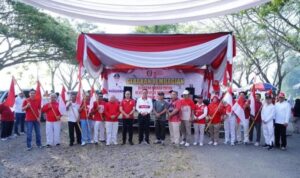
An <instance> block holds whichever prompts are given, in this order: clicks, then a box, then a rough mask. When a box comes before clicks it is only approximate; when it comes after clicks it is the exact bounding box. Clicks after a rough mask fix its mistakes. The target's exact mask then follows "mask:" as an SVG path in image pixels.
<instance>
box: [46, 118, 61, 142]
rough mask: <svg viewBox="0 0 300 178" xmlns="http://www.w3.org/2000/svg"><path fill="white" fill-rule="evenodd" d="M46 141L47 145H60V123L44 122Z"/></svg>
mask: <svg viewBox="0 0 300 178" xmlns="http://www.w3.org/2000/svg"><path fill="white" fill-rule="evenodd" d="M46 141H47V145H56V144H59V143H60V121H56V122H48V121H47V122H46Z"/></svg>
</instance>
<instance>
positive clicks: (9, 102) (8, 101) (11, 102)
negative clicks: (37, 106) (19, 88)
mask: <svg viewBox="0 0 300 178" xmlns="http://www.w3.org/2000/svg"><path fill="white" fill-rule="evenodd" d="M14 104H15V79H14V77H12V79H11V83H10V87H9V91H8V97H7V99H6V101H5V102H4V105H6V106H8V107H13V106H14Z"/></svg>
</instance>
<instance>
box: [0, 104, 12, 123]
mask: <svg viewBox="0 0 300 178" xmlns="http://www.w3.org/2000/svg"><path fill="white" fill-rule="evenodd" d="M0 115H1V121H14V113H13V112H12V111H11V109H10V108H9V107H8V106H6V105H4V104H3V103H2V104H0Z"/></svg>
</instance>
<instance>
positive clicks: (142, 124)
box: [138, 114, 150, 142]
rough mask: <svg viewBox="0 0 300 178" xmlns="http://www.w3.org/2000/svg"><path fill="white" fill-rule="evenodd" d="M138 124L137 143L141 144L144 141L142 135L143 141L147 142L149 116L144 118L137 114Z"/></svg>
mask: <svg viewBox="0 0 300 178" xmlns="http://www.w3.org/2000/svg"><path fill="white" fill-rule="evenodd" d="M138 122H139V142H142V141H143V140H144V135H145V141H146V142H149V125H150V114H147V115H145V116H143V115H141V114H139V116H138Z"/></svg>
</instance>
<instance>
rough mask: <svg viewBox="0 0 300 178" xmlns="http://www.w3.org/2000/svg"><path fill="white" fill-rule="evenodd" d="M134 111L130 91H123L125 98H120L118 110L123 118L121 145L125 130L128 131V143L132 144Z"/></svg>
mask: <svg viewBox="0 0 300 178" xmlns="http://www.w3.org/2000/svg"><path fill="white" fill-rule="evenodd" d="M134 111H135V101H134V100H133V99H131V93H130V91H126V92H125V98H124V99H123V100H122V102H121V105H120V112H121V114H122V118H123V131H122V136H123V143H122V145H124V144H126V134H127V131H128V133H129V139H128V141H129V144H130V145H133V142H132V135H133V128H132V125H133V119H134V117H133V113H134Z"/></svg>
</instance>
